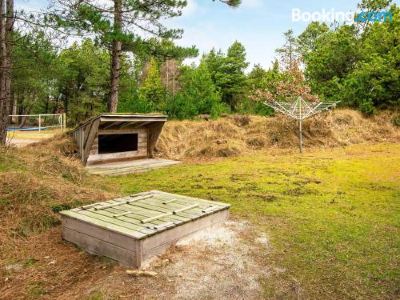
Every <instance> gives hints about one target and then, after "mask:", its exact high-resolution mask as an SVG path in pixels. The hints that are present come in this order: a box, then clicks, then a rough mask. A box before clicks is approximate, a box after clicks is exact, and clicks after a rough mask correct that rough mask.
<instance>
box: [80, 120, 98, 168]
mask: <svg viewBox="0 0 400 300" xmlns="http://www.w3.org/2000/svg"><path fill="white" fill-rule="evenodd" d="M99 124H100V120H98V119H97V120H95V121H94V122H93V124H92V126H91V127H90V129H91V130H90V131H89V133H88V138H87V140H86V143H85V145H84V151H83V162H84V164H86V163H87V161H88V158H89V152H90V149H91V148H92V144H93V141H94V139H95V137H96V135H97V129H98V128H99Z"/></svg>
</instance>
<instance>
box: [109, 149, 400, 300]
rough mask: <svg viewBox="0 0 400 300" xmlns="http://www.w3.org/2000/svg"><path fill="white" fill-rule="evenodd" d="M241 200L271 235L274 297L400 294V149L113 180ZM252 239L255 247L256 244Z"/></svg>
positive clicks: (266, 257) (242, 161)
mask: <svg viewBox="0 0 400 300" xmlns="http://www.w3.org/2000/svg"><path fill="white" fill-rule="evenodd" d="M106 180H107V181H108V182H109V183H110V184H113V185H115V187H116V188H118V187H119V188H120V189H121V190H122V192H123V193H126V194H128V193H136V192H141V191H146V190H150V189H158V190H164V191H167V192H174V193H181V194H186V195H190V196H198V197H203V198H207V199H215V200H218V201H224V202H228V203H230V204H232V209H231V212H232V215H233V218H238V219H245V220H249V221H250V222H251V223H252V224H253V225H254V226H255V227H256V228H257V230H259V231H261V232H265V233H266V234H267V235H268V237H269V239H270V251H269V252H268V253H260V258H261V259H262V260H263V264H265V268H268V269H269V270H270V274H271V276H270V277H269V278H267V279H266V280H265V282H263V283H262V284H263V287H264V292H265V296H266V297H273V298H276V297H283V298H291V297H297V296H298V295H301V296H303V297H306V298H319V299H326V298H336V299H343V298H386V299H394V298H399V297H400V145H393V144H391V145H383V144H382V145H374V146H371V145H358V146H352V147H347V148H343V149H334V150H322V151H312V152H308V153H305V154H304V155H299V154H285V155H282V154H280V155H271V154H266V153H258V154H254V155H249V156H242V157H237V158H229V159H224V160H218V161H213V162H207V163H187V164H182V165H178V166H174V167H171V168H167V169H162V170H157V171H152V172H149V173H145V174H140V175H129V176H123V177H115V178H110V179H106ZM248 242H250V243H251V242H252V241H251V240H249V241H248Z"/></svg>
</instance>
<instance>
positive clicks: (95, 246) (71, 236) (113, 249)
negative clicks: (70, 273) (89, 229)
mask: <svg viewBox="0 0 400 300" xmlns="http://www.w3.org/2000/svg"><path fill="white" fill-rule="evenodd" d="M63 238H64V239H65V240H67V241H72V242H73V243H74V244H76V245H77V246H78V247H80V248H83V249H85V250H86V251H87V252H89V253H90V254H95V255H101V256H107V257H109V258H111V259H114V260H116V261H118V262H120V263H121V264H122V265H124V266H127V267H135V268H139V267H140V264H139V261H138V260H137V254H136V252H133V251H130V250H127V249H124V248H121V247H119V246H116V245H113V244H111V243H109V242H108V241H104V240H100V239H97V238H95V237H92V236H90V235H87V234H85V233H82V232H78V231H75V230H71V229H69V228H66V227H64V228H63Z"/></svg>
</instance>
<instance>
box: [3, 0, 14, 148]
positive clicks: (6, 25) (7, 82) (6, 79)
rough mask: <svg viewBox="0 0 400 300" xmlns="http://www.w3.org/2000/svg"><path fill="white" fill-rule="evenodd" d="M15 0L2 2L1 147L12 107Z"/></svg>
mask: <svg viewBox="0 0 400 300" xmlns="http://www.w3.org/2000/svg"><path fill="white" fill-rule="evenodd" d="M13 25H14V0H0V58H1V63H0V68H1V69H0V145H4V144H5V143H6V139H7V125H8V121H9V114H10V107H11V45H12V41H11V39H12V30H13Z"/></svg>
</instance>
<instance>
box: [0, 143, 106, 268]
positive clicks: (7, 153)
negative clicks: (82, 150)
mask: <svg viewBox="0 0 400 300" xmlns="http://www.w3.org/2000/svg"><path fill="white" fill-rule="evenodd" d="M73 150H74V145H73V143H72V142H71V140H70V139H69V138H67V137H65V136H57V137H55V138H53V139H51V140H47V141H44V142H42V143H39V144H35V145H32V146H28V147H25V148H21V149H18V150H17V149H15V148H7V149H2V150H1V151H2V152H3V153H2V158H1V160H0V171H3V172H0V219H1V226H0V252H1V254H0V260H3V259H7V257H15V253H13V252H12V251H11V252H10V251H7V250H6V249H5V248H7V247H8V246H9V245H10V241H13V243H12V244H15V243H16V244H18V243H19V241H21V240H23V239H24V238H26V237H29V236H30V235H32V234H37V233H41V232H44V231H46V230H47V229H49V228H51V227H53V226H55V225H57V224H59V217H58V215H57V212H58V211H60V210H62V209H66V208H70V207H75V206H77V205H80V204H82V203H86V202H94V201H98V200H103V199H108V198H109V197H111V196H112V193H108V192H107V191H105V190H103V189H102V186H100V188H99V187H97V185H101V182H100V181H99V179H94V178H90V177H89V176H88V175H87V174H86V173H85V171H84V169H83V168H82V166H81V165H80V163H79V161H78V160H77V159H75V158H74V157H73ZM12 247H15V245H13V246H12ZM9 250H10V249H9Z"/></svg>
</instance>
